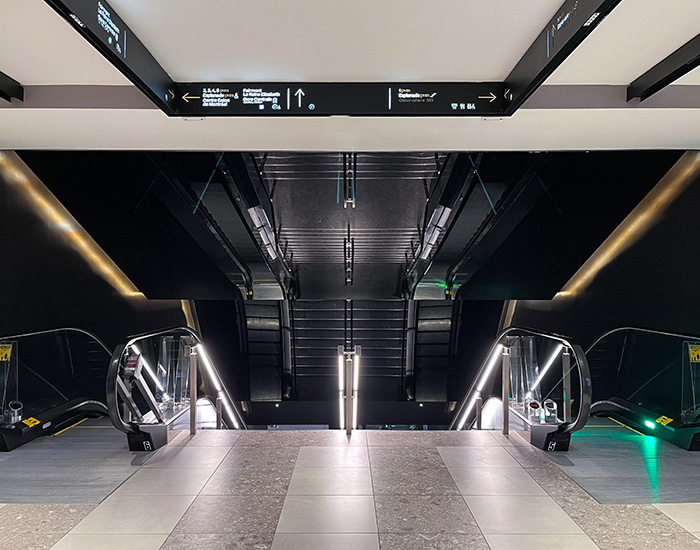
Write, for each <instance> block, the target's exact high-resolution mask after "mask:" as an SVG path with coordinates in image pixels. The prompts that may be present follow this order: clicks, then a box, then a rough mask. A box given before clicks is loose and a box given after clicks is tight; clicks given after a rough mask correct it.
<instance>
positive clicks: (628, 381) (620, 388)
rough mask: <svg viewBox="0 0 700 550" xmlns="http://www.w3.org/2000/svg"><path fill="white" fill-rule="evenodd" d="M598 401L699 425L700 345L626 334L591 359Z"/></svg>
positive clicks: (602, 344) (595, 350)
mask: <svg viewBox="0 0 700 550" xmlns="http://www.w3.org/2000/svg"><path fill="white" fill-rule="evenodd" d="M586 356H587V358H588V361H589V364H590V367H591V373H592V375H593V399H594V401H601V400H605V399H610V398H613V397H616V398H621V399H624V400H626V401H629V402H630V403H632V404H635V405H638V406H640V407H644V408H645V409H648V410H650V411H652V412H653V413H656V414H658V415H659V416H666V417H669V418H672V419H675V420H680V421H681V422H683V423H686V424H687V423H697V422H698V413H699V412H700V411H699V408H700V339H693V338H689V337H687V336H682V335H674V334H667V333H659V332H654V331H645V330H641V329H622V330H619V331H615V332H614V333H612V334H610V335H607V336H605V337H604V338H602V339H601V340H599V341H598V342H596V343H595V344H594V345H593V346H592V347H591V349H589V350H588V352H587V353H586Z"/></svg>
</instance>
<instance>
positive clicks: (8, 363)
mask: <svg viewBox="0 0 700 550" xmlns="http://www.w3.org/2000/svg"><path fill="white" fill-rule="evenodd" d="M17 363H18V349H17V342H12V341H7V340H5V341H1V342H0V424H15V423H16V422H19V421H20V420H22V410H21V409H22V404H21V403H20V402H19V391H18V382H19V380H18V372H17Z"/></svg>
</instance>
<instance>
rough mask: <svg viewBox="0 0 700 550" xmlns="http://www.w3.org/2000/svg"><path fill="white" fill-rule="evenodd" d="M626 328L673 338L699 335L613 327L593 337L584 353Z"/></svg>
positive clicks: (631, 328) (698, 337)
mask: <svg viewBox="0 0 700 550" xmlns="http://www.w3.org/2000/svg"><path fill="white" fill-rule="evenodd" d="M627 330H633V331H635V332H646V333H647V334H657V335H659V336H672V337H674V338H685V339H687V340H700V336H697V335H695V336H693V335H690V334H679V333H677V332H667V331H663V330H656V329H650V328H641V327H617V328H614V329H611V330H609V331H607V332H604V333H603V334H602V335H600V336H598V338H596V339H595V341H594V342H593V343H592V344H591V345H590V346H588V349H587V350H586V355H588V354H589V353H590V352H591V350H592V349H593V348H594V347H596V346H597V345H598V344H599V343H600V342H601V341H602V340H604V339H605V338H607V337H608V336H610V335H612V334H615V333H616V332H623V331H627Z"/></svg>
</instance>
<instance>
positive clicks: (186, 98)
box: [182, 92, 200, 103]
mask: <svg viewBox="0 0 700 550" xmlns="http://www.w3.org/2000/svg"><path fill="white" fill-rule="evenodd" d="M182 99H184V100H185V102H186V103H189V102H190V99H200V97H199V96H198V95H190V93H189V92H187V93H186V94H185V95H183V96H182Z"/></svg>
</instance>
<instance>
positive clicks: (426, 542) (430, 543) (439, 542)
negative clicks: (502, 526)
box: [379, 533, 489, 550]
mask: <svg viewBox="0 0 700 550" xmlns="http://www.w3.org/2000/svg"><path fill="white" fill-rule="evenodd" d="M379 540H380V542H381V548H382V550H489V545H488V544H487V542H486V539H484V536H483V535H482V534H480V533H467V534H455V533H427V534H426V533H421V534H419V535H395V534H391V533H389V534H381V535H379Z"/></svg>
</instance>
